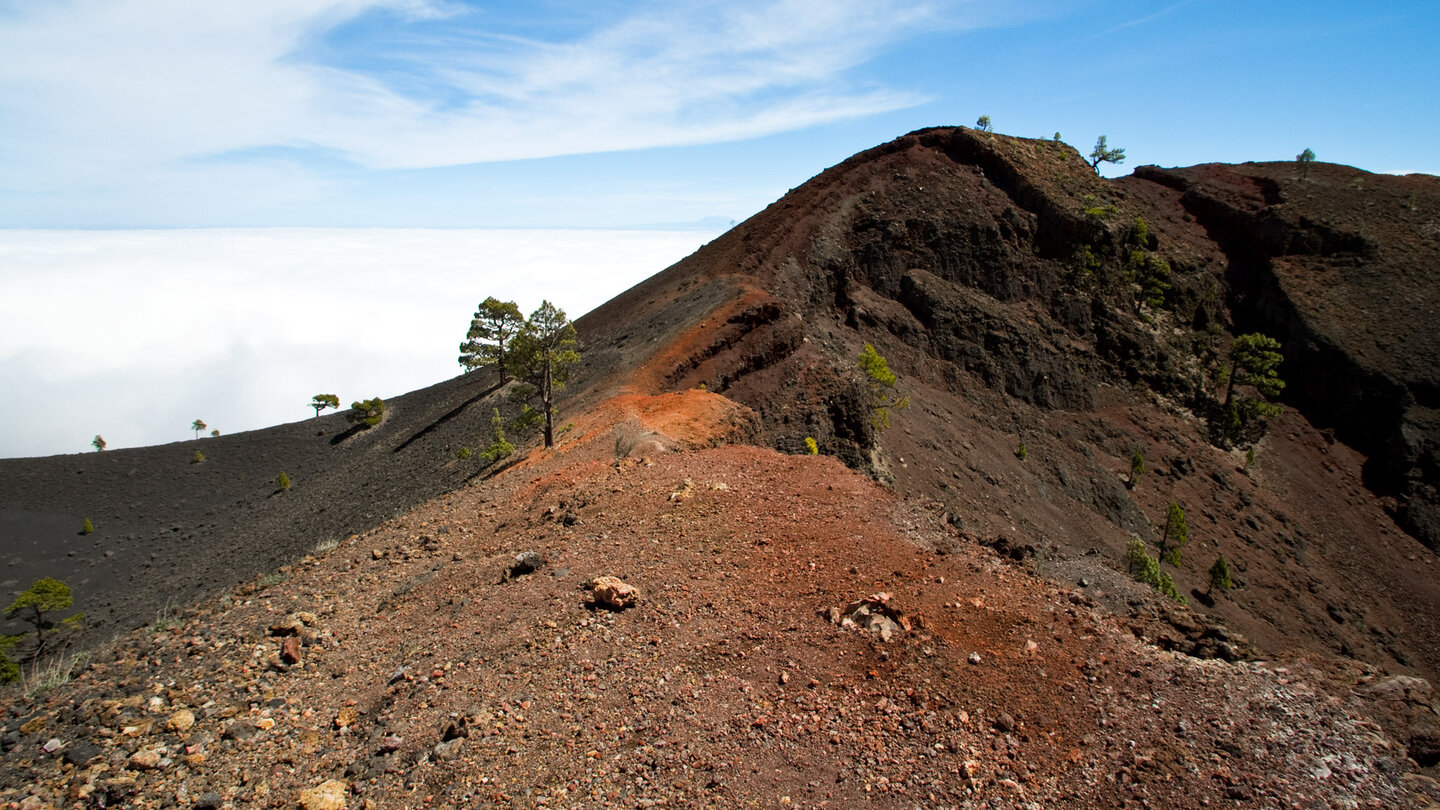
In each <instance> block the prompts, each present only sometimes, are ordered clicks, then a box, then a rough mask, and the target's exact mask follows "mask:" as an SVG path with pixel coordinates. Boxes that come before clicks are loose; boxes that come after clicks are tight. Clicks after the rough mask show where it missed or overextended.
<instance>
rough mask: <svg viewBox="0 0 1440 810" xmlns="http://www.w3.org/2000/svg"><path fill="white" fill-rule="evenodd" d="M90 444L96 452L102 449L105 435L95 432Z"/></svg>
mask: <svg viewBox="0 0 1440 810" xmlns="http://www.w3.org/2000/svg"><path fill="white" fill-rule="evenodd" d="M90 446H91V447H94V448H95V452H97V453H98V452H100V451H101V450H104V449H105V437H104V436H101V435H100V434H99V433H96V434H95V438H93V439H91V440H90Z"/></svg>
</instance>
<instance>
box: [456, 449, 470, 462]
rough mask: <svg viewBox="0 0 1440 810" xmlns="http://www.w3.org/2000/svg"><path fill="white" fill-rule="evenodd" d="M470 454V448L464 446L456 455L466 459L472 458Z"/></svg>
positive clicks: (462, 459)
mask: <svg viewBox="0 0 1440 810" xmlns="http://www.w3.org/2000/svg"><path fill="white" fill-rule="evenodd" d="M470 455H471V453H470V448H468V447H462V448H460V452H458V453H456V454H455V457H456V458H458V459H460V460H461V461H464V460H465V459H468V458H470Z"/></svg>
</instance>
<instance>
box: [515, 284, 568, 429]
mask: <svg viewBox="0 0 1440 810" xmlns="http://www.w3.org/2000/svg"><path fill="white" fill-rule="evenodd" d="M577 346H579V340H578V338H577V337H576V335H575V325H574V324H572V323H571V322H570V319H569V318H568V317H567V316H566V315H565V310H563V309H559V308H557V307H556V306H555V305H554V304H552V303H550V302H549V301H542V302H541V304H540V307H539V308H538V309H536V310H535V311H534V312H532V313H530V318H529V319H528V320H526V321H525V325H524V327H522V328H521V330H520V331H519V333H517V334H516V335H515V336H514V337H513V338H512V339H511V340H510V345H509V346H508V347H507V351H506V353H505V365H506V366H507V367H508V368H509V370H510V373H511V374H513V375H514V376H515V379H516V380H517V381H519V383H520V384H519V385H517V386H516V387H515V390H514V392H512V396H513V397H514V398H515V399H518V400H520V401H521V402H524V403H525V405H524V407H523V408H522V411H521V420H520V421H521V423H522V424H523V423H526V422H531V421H533V422H541V421H543V424H544V434H545V446H546V447H554V446H555V395H556V394H557V393H558V392H560V391H562V390H564V388H565V383H566V381H567V380H569V378H570V367H571V366H573V365H575V364H576V363H578V362H580V352H579V351H578V350H577ZM535 405H538V406H539V408H538V409H537V408H535V407H534V406H535Z"/></svg>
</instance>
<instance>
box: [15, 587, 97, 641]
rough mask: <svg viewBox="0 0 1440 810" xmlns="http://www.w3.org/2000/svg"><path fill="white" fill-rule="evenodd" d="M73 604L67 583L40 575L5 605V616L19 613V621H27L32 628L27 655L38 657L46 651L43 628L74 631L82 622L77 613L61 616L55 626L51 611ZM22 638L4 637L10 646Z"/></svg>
mask: <svg viewBox="0 0 1440 810" xmlns="http://www.w3.org/2000/svg"><path fill="white" fill-rule="evenodd" d="M74 604H75V598H74V596H73V595H71V593H70V586H69V585H66V584H65V583H63V582H61V581H60V580H58V579H52V578H51V577H42V578H41V579H37V580H35V582H33V583H32V584H31V585H30V587H29V588H28V589H26V590H25V591H24V592H23V593H21V594H20V595H19V596H18V597H16V598H15V601H14V602H11V603H10V607H7V608H5V618H7V619H13V618H15V617H16V616H19V617H20V619H21V621H26V622H29V623H30V624H31V625H32V626H33V627H34V628H35V630H34V633H35V652H34V653H33V654H32V656H31V657H32V658H38V657H40V656H41V655H43V654H44V653H45V651H46V650H47V638H46V631H49V630H55V629H56V628H57V627H59V628H62V629H66V630H74V629H77V628H79V626H80V623H81V622H82V621H84V619H85V614H83V613H77V614H75V615H74V616H70V617H68V618H66V619H62V620H61V621H60V623H59V624H58V625H57V624H56V622H55V620H54V614H55V613H58V612H59V611H62V610H67V609H69V608H70V607H71V606H72V605H74ZM25 635H29V634H28V633H27V634H25ZM52 635H53V634H52ZM23 638H24V636H14V637H9V636H7V637H6V639H7V641H8V645H7V646H12V647H13V646H14V644H15V643H16V642H18V641H20V640H21V639H23Z"/></svg>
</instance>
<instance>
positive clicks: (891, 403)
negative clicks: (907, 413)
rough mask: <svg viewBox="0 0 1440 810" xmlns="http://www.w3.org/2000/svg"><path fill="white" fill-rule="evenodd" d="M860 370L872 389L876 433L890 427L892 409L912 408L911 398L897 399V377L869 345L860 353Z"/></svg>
mask: <svg viewBox="0 0 1440 810" xmlns="http://www.w3.org/2000/svg"><path fill="white" fill-rule="evenodd" d="M859 363H860V370H861V371H863V372H864V373H865V381H866V384H867V385H868V386H869V388H870V424H871V425H872V426H873V427H874V428H875V430H876V431H881V430H884V429H885V428H887V427H890V409H892V408H894V409H897V410H903V409H905V408H908V407H910V398H909V397H897V396H896V392H895V382H896V379H897V378H896V376H895V372H893V371H891V370H890V364H889V363H886V362H885V358H883V357H881V356H880V353H879V352H877V351H875V347H874V346H872V345H870V344H869V343H866V344H865V348H864V349H862V350H861V351H860V360H859Z"/></svg>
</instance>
